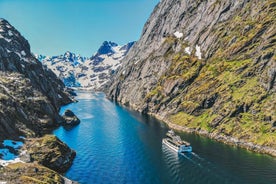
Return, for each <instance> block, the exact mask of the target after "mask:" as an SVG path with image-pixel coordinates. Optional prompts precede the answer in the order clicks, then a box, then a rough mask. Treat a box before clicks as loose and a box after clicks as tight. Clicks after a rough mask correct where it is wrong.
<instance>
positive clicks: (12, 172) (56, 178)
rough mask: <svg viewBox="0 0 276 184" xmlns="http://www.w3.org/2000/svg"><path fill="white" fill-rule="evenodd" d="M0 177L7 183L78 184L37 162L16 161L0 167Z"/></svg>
mask: <svg viewBox="0 0 276 184" xmlns="http://www.w3.org/2000/svg"><path fill="white" fill-rule="evenodd" d="M0 178H1V179H0V181H1V182H3V183H6V184H17V183H32V184H34V183H38V184H41V183H48V184H77V183H76V182H73V181H71V180H68V179H67V178H65V177H63V176H61V175H60V174H58V173H56V172H54V171H53V170H51V169H48V168H47V167H43V166H41V165H39V164H36V163H16V164H10V165H8V166H7V167H5V168H0Z"/></svg>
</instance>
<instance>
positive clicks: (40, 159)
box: [21, 135, 76, 173]
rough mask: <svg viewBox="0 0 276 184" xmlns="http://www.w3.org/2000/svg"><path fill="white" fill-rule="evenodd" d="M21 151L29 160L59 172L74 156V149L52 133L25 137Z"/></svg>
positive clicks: (61, 171)
mask: <svg viewBox="0 0 276 184" xmlns="http://www.w3.org/2000/svg"><path fill="white" fill-rule="evenodd" d="M22 152H24V154H21V155H22V156H23V157H25V158H26V157H29V158H30V159H29V160H30V162H37V163H39V164H41V165H43V166H45V167H48V168H50V169H52V170H54V171H57V172H59V173H64V172H65V171H67V170H68V169H69V168H70V166H71V165H72V162H73V160H74V158H75V156H76V152H75V151H74V150H71V149H70V148H69V147H68V146H67V145H66V144H64V143H63V142H61V141H60V140H59V139H58V138H57V137H56V136H54V135H45V136H43V137H41V138H32V139H27V140H26V141H25V145H24V147H23V148H22ZM26 155H28V156H26ZM25 161H27V160H25Z"/></svg>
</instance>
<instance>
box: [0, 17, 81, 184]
mask: <svg viewBox="0 0 276 184" xmlns="http://www.w3.org/2000/svg"><path fill="white" fill-rule="evenodd" d="M70 102H72V99H71V97H70V95H69V93H68V92H67V91H66V88H65V86H64V84H63V83H62V81H61V80H59V79H58V78H57V77H56V75H55V74H54V73H53V72H52V71H50V70H48V69H45V68H44V67H43V65H42V64H41V62H39V61H38V60H37V59H36V58H35V57H34V56H33V55H32V53H31V51H30V45H29V43H28V41H27V40H26V39H25V38H24V37H23V36H22V35H21V34H20V33H19V32H18V31H17V30H16V29H15V28H14V27H13V26H12V25H11V24H10V23H9V22H8V21H6V20H4V19H0V170H1V171H0V178H1V182H2V183H38V181H39V182H40V181H41V182H43V183H49V182H50V183H65V182H66V181H65V179H64V177H63V176H61V175H60V174H58V173H57V172H64V170H66V169H68V168H69V167H70V165H71V164H72V161H73V159H74V157H75V154H76V153H75V151H73V150H71V149H70V148H69V147H68V146H67V145H65V144H64V143H62V142H61V141H60V140H59V139H57V138H56V137H54V136H46V137H43V138H41V137H42V136H43V135H44V134H46V133H48V132H51V131H52V130H53V129H54V128H56V127H57V126H59V125H60V123H61V122H62V121H64V120H63V118H62V117H61V116H60V115H59V109H60V107H61V106H62V105H65V104H68V103H70ZM34 137H35V140H34V141H33V144H32V145H29V146H28V147H26V149H24V150H19V148H20V147H22V145H24V143H23V142H25V143H27V142H28V141H29V140H30V139H31V138H34ZM37 137H39V138H37ZM31 146H33V147H35V148H36V147H37V149H36V150H37V151H36V152H35V151H34V153H32V156H33V155H34V154H38V155H39V156H38V157H39V158H40V159H42V160H43V162H41V163H40V164H41V165H39V164H38V163H32V162H33V161H36V158H34V159H30V158H31V156H30V153H28V151H29V150H28V148H30V147H31ZM22 149H23V148H22ZM42 149H43V152H41V150H42ZM19 152H20V157H21V156H22V157H26V158H25V159H24V161H25V162H28V163H25V162H23V160H20V159H19V158H16V156H15V155H18V154H19ZM10 156H12V158H15V159H14V160H10V159H9V157H10ZM18 156H19V155H18ZM49 156H50V157H49ZM5 157H8V158H5ZM53 157H55V158H53ZM22 159H23V158H22ZM49 159H50V161H49ZM10 162H18V163H15V164H12V163H10ZM48 162H49V163H48ZM7 164H8V167H6V165H7ZM47 164H51V165H50V166H51V169H53V170H55V171H57V172H55V171H53V170H50V169H48V168H46V167H48V165H47ZM53 165H54V166H53ZM45 166H46V167H45ZM61 169H63V170H61ZM1 182H0V183H1Z"/></svg>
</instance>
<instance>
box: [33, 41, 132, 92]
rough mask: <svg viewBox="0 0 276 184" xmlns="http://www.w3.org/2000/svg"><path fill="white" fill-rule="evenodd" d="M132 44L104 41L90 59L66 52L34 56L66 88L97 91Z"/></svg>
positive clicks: (118, 64)
mask: <svg viewBox="0 0 276 184" xmlns="http://www.w3.org/2000/svg"><path fill="white" fill-rule="evenodd" d="M133 44H134V42H130V43H128V44H126V45H123V46H119V45H118V44H116V43H114V42H110V41H109V42H108V41H105V42H103V44H102V45H101V47H100V48H99V49H98V51H97V52H96V53H95V54H94V55H93V56H92V57H90V58H87V57H82V56H80V55H76V54H74V53H71V52H69V51H67V52H66V53H65V54H63V55H59V56H52V57H49V56H42V55H35V56H36V58H37V59H38V60H40V61H41V62H42V63H43V65H44V66H45V67H47V68H48V69H51V70H52V71H53V72H54V73H55V74H56V75H57V76H58V77H59V78H61V79H62V81H63V82H64V84H65V85H66V86H68V87H82V88H87V89H94V90H97V89H99V88H101V87H102V86H103V85H104V84H106V83H107V82H109V81H110V77H111V75H112V74H113V73H114V72H115V71H116V70H117V68H118V67H119V66H120V65H121V60H122V59H123V58H124V56H125V55H126V54H127V52H128V51H129V49H130V48H131V47H132V46H133Z"/></svg>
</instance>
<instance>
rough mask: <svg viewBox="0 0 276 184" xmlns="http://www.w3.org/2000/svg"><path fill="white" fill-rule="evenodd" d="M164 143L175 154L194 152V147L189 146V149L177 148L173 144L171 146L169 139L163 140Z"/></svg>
mask: <svg viewBox="0 0 276 184" xmlns="http://www.w3.org/2000/svg"><path fill="white" fill-rule="evenodd" d="M162 143H163V144H164V145H166V146H167V147H168V148H170V149H171V150H173V151H175V152H178V153H187V152H192V147H191V146H188V147H185V148H184V147H182V148H181V147H180V148H179V147H177V146H175V145H173V144H171V143H170V142H169V141H167V139H163V140H162Z"/></svg>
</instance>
